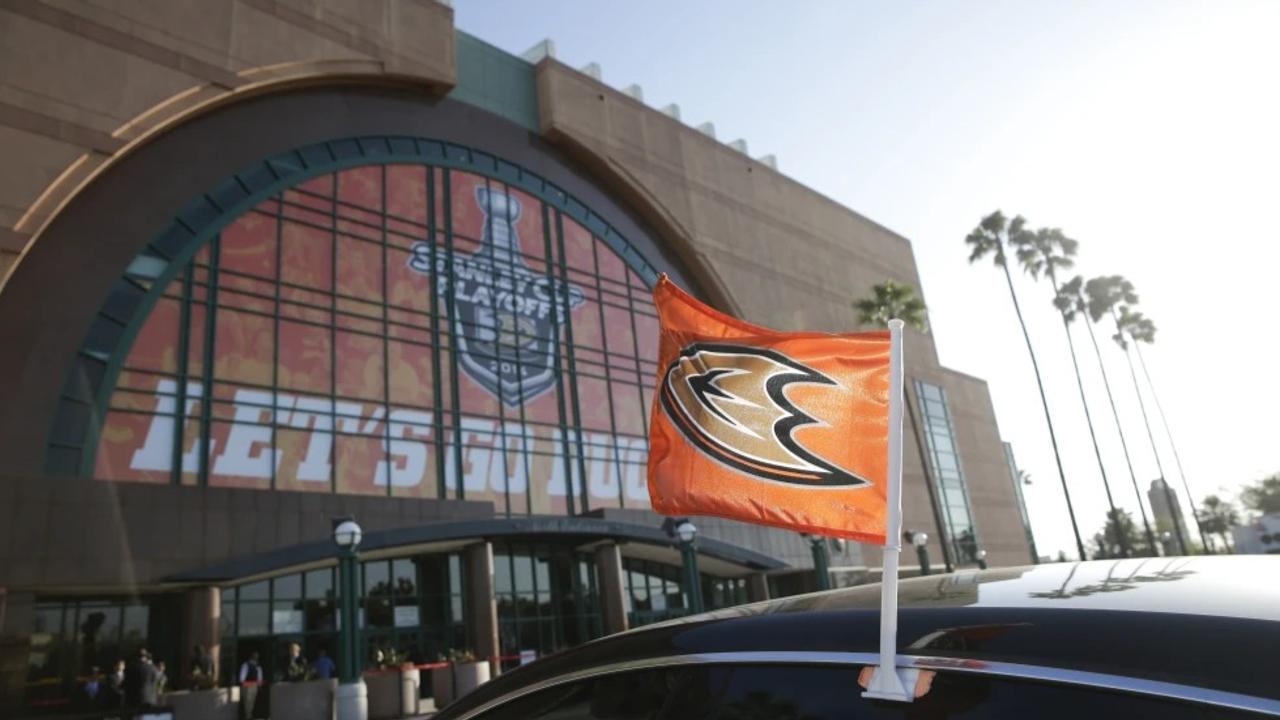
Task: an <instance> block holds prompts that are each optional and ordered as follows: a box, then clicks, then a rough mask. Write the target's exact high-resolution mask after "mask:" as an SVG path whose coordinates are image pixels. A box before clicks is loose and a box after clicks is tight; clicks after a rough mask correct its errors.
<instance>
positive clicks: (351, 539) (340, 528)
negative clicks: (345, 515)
mask: <svg viewBox="0 0 1280 720" xmlns="http://www.w3.org/2000/svg"><path fill="white" fill-rule="evenodd" d="M363 538H364V532H363V531H362V530H361V529H360V525H359V524H358V523H356V521H355V520H351V519H347V520H343V521H342V522H340V523H338V524H337V526H336V527H334V528H333V542H334V543H336V544H337V546H338V547H340V548H342V549H343V550H346V551H347V552H351V551H353V550H355V549H356V548H357V547H359V546H360V540H361V539H363Z"/></svg>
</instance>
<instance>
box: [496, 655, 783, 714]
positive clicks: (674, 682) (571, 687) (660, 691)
mask: <svg viewBox="0 0 1280 720" xmlns="http://www.w3.org/2000/svg"><path fill="white" fill-rule="evenodd" d="M725 675H726V673H725V671H723V670H720V669H718V668H707V667H689V668H674V669H661V670H641V671H636V672H629V673H621V674H617V675H607V676H603V677H599V678H593V679H590V680H585V681H581V682H577V683H572V684H568V685H562V686H559V687H554V688H551V689H549V690H543V691H541V692H536V693H533V694H531V695H526V696H525V697H522V698H518V699H516V700H514V701H512V702H509V703H507V704H505V705H502V706H499V707H497V708H494V709H493V710H490V711H489V712H486V713H484V714H482V715H480V716H479V717H480V720H537V719H538V718H555V719H556V720H640V719H642V718H643V719H650V718H652V719H654V720H657V719H659V718H660V719H661V720H702V719H704V718H714V717H716V702H717V699H718V696H719V694H720V693H721V692H722V689H723V687H724V678H725ZM721 717H726V718H727V717H729V716H724V715H721ZM742 717H743V720H746V718H748V717H750V718H755V717H759V718H761V719H762V720H763V718H773V717H783V716H779V715H758V716H756V715H752V716H742ZM795 717H796V718H797V720H799V718H800V716H798V715H797V716H795Z"/></svg>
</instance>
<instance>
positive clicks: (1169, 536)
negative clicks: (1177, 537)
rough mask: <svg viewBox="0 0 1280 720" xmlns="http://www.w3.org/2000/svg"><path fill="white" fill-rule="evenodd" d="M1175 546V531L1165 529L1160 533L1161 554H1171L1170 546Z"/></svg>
mask: <svg viewBox="0 0 1280 720" xmlns="http://www.w3.org/2000/svg"><path fill="white" fill-rule="evenodd" d="M1171 547H1173V533H1171V532H1169V531H1168V530H1165V531H1164V532H1162V533H1160V554H1161V555H1165V556H1167V555H1169V548H1171Z"/></svg>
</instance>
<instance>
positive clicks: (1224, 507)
mask: <svg viewBox="0 0 1280 720" xmlns="http://www.w3.org/2000/svg"><path fill="white" fill-rule="evenodd" d="M1196 515H1197V518H1196V519H1197V520H1199V521H1200V529H1201V530H1202V531H1204V532H1206V533H1209V534H1211V535H1217V536H1218V537H1220V538H1222V545H1223V547H1227V548H1229V547H1231V542H1230V541H1229V540H1228V539H1227V535H1228V533H1230V532H1231V528H1233V527H1235V526H1237V525H1239V524H1240V513H1239V512H1238V511H1237V510H1236V508H1235V506H1234V505H1232V504H1231V503H1229V502H1227V501H1225V500H1223V499H1222V498H1220V497H1218V496H1217V495H1209V496H1208V497H1206V498H1205V499H1204V500H1202V501H1201V502H1200V509H1199V510H1198V511H1197V512H1196Z"/></svg>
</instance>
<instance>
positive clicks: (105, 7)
mask: <svg viewBox="0 0 1280 720" xmlns="http://www.w3.org/2000/svg"><path fill="white" fill-rule="evenodd" d="M542 47H543V50H542V51H541V52H540V53H535V54H533V55H530V56H529V57H528V58H520V57H515V56H512V55H510V54H508V53H506V52H503V51H501V50H499V49H497V48H494V47H492V46H490V45H487V44H485V43H484V42H483V41H482V40H481V39H478V38H475V37H471V36H469V35H467V34H465V33H463V32H460V31H458V30H456V29H455V28H454V25H453V11H452V9H451V8H450V7H448V6H447V5H444V4H439V3H437V2H433V1H431V0H393V1H392V2H388V3H363V2H356V1H355V0H348V1H346V2H339V1H337V0H328V1H325V2H319V1H318V0H219V1H216V2H207V1H206V0H183V1H181V2H168V3H162V4H156V3H147V4H131V3H109V2H99V1H98V0H82V1H75V2H53V1H52V0H50V1H48V2H42V1H37V0H32V1H30V2H21V3H6V4H5V5H4V6H3V8H0V81H2V82H0V149H2V150H3V157H4V167H3V171H2V174H0V283H2V284H0V338H2V341H0V378H3V381H2V382H3V388H4V392H3V398H4V402H3V412H0V458H3V460H2V461H0V628H2V630H0V703H2V704H0V714H12V713H14V712H16V711H17V709H18V708H25V709H24V710H23V712H35V711H38V710H57V709H59V708H62V707H66V703H67V702H68V699H69V698H71V697H73V695H74V690H75V688H76V683H77V682H78V678H82V677H84V675H85V673H86V672H87V671H88V669H89V668H90V667H92V666H95V665H96V666H100V667H104V668H105V667H107V666H109V665H110V664H111V663H112V662H113V661H114V660H115V659H116V658H117V657H121V656H124V655H125V654H127V653H129V652H132V651H133V650H134V649H136V648H137V647H138V646H140V645H143V644H145V645H146V646H147V647H149V648H151V649H152V650H153V652H154V653H155V654H156V655H157V656H158V657H160V658H163V659H166V660H167V661H168V664H169V666H170V668H178V670H176V671H175V670H172V669H171V671H170V674H171V676H173V677H182V676H183V675H184V674H185V670H186V668H185V667H183V663H185V661H187V659H188V657H189V650H190V648H191V647H192V646H193V645H195V644H197V643H200V644H203V645H206V646H208V647H210V648H212V649H213V652H214V654H215V656H216V657H217V658H218V662H219V667H220V669H221V670H220V672H221V674H222V676H223V678H222V679H223V682H227V681H228V680H229V679H230V677H231V675H232V672H231V670H232V668H234V667H236V665H237V663H238V662H239V661H241V660H243V659H244V658H245V657H246V656H247V655H248V653H250V652H253V651H257V652H259V653H260V654H261V655H262V657H263V659H264V662H265V664H266V665H267V668H268V671H269V672H270V671H271V670H272V665H273V663H276V662H278V661H279V660H280V658H281V657H282V656H283V653H284V651H283V648H284V645H285V643H288V642H294V641H296V642H299V643H301V644H302V645H303V647H304V652H305V653H306V654H307V655H308V656H309V657H311V656H314V653H315V652H316V651H317V650H318V649H319V648H321V647H328V646H330V644H331V643H332V642H333V638H334V633H335V629H336V621H335V615H334V600H335V582H334V577H333V574H334V564H335V550H334V546H333V543H332V540H331V539H330V533H331V528H332V521H333V519H334V518H338V517H345V516H350V517H354V518H355V519H356V520H357V521H358V522H359V523H360V524H361V525H362V526H363V527H364V529H365V539H364V542H363V544H362V545H361V560H362V565H361V568H362V572H361V575H362V585H361V587H362V597H361V603H362V608H363V610H362V617H363V622H362V628H361V634H362V642H363V643H364V647H365V648H368V649H369V650H370V651H372V650H373V649H375V648H380V649H386V650H390V649H394V650H396V651H398V652H400V653H402V654H404V655H406V656H408V657H410V658H412V659H420V660H428V659H432V658H434V657H436V656H438V655H441V654H444V653H446V652H447V651H449V650H468V651H471V652H473V653H474V654H475V655H476V656H478V657H480V658H488V659H490V661H491V662H492V663H493V664H494V665H495V666H497V667H499V668H500V667H502V666H506V665H508V664H510V663H513V662H516V661H518V657H519V655H520V653H521V651H533V652H535V653H540V654H541V653H548V652H553V651H555V650H557V649H559V648H563V647H567V646H571V645H574V644H577V643H581V642H584V641H586V640H588V639H590V638H593V637H597V636H599V635H601V634H604V633H610V632H616V631H619V630H622V629H624V628H627V627H629V626H635V625H640V624H643V623H647V622H651V621H654V620H656V619H661V618H665V617H670V616H673V615H679V614H682V613H684V612H685V611H686V610H685V608H686V606H687V605H688V599H687V595H686V593H684V592H682V585H681V582H680V577H681V575H680V569H681V555H680V550H679V548H678V547H676V545H675V544H674V543H673V541H672V539H671V538H670V537H669V536H668V535H667V534H665V533H664V532H663V531H662V529H661V526H662V521H663V518H661V517H659V516H657V515H656V514H654V513H653V512H652V511H650V510H649V509H648V496H647V490H646V486H645V478H644V468H645V460H646V452H647V446H646V438H647V424H648V417H647V413H648V409H649V407H650V406H651V404H652V389H651V383H652V380H653V378H655V377H656V374H657V370H658V369H657V367H656V365H655V352H656V344H657V337H656V331H657V323H656V318H655V314H654V307H653V303H652V300H651V297H650V293H649V291H650V288H651V287H652V285H653V283H654V282H655V280H656V278H657V277H658V275H659V273H663V272H665V273H667V274H669V275H670V276H671V277H672V278H673V279H675V280H676V281H677V282H678V283H679V284H680V285H682V286H683V287H685V288H687V289H689V290H690V291H691V292H693V293H694V294H695V295H697V296H699V297H701V298H702V299H704V300H706V301H707V302H709V303H711V304H712V305H714V306H715V307H717V308H719V309H721V310H724V311H726V312H729V313H732V314H734V315H736V316H739V317H742V318H744V319H746V320H748V321H750V322H753V323H758V324H762V325H766V326H771V327H775V328H779V329H783V330H791V329H808V330H827V331H850V330H855V329H857V318H856V314H855V312H854V311H853V310H852V308H851V303H852V301H853V300H855V299H857V298H860V297H864V296H867V295H868V294H869V292H870V288H871V287H872V286H873V285H874V284H877V283H881V282H884V281H885V280H894V281H896V282H899V283H902V284H906V285H910V286H913V287H916V288H919V287H920V279H919V277H918V275H917V270H916V264H915V260H914V258H913V254H912V247H911V244H910V242H909V241H908V240H907V239H906V238H903V237H901V236H899V235H897V234H895V233H893V232H892V231H890V230H888V229H886V228H884V227H882V226H880V225H878V224H876V223H875V222H874V221H872V220H870V219H868V218H866V217H863V216H861V215H859V214H858V213H857V212H855V211H853V210H851V209H849V208H846V207H843V206H841V205H840V204H838V203H836V202H834V201H832V200H830V199H829V198H826V197H824V196H822V195H820V194H818V193H816V192H814V191H813V190H810V189H809V188H806V187H804V186H803V185H801V184H800V183H798V182H796V181H794V180H792V179H790V178H788V177H786V176H785V175H784V174H782V173H780V172H778V171H777V170H776V169H774V167H773V163H772V162H763V161H761V160H757V159H753V158H752V157H750V156H748V155H747V154H745V152H744V150H745V146H744V145H742V144H725V143H723V142H721V141H719V140H717V139H716V138H715V137H714V136H713V135H712V134H710V133H709V132H707V131H706V129H705V128H704V129H703V130H699V129H695V128H693V127H690V126H688V125H686V124H684V123H683V122H681V120H680V119H679V118H678V113H676V112H674V111H672V110H667V111H665V112H663V111H659V110H656V109H654V108H651V107H649V106H647V105H645V104H644V103H643V102H642V101H641V100H640V99H638V97H637V96H638V95H639V93H638V92H636V91H634V90H633V91H631V92H629V93H624V92H620V91H618V90H615V89H614V88H612V87H609V86H608V85H606V84H604V83H602V82H601V81H600V80H599V77H598V73H595V74H593V73H590V72H582V71H578V70H575V69H573V68H571V67H569V66H567V65H565V64H563V63H561V62H559V61H558V60H557V59H555V58H554V57H552V56H551V55H550V54H548V52H547V50H548V49H549V46H547V45H543V46H542ZM539 55H541V57H539ZM775 112H786V109H785V108H777V109H775ZM907 376H908V388H907V392H908V400H909V402H908V407H909V410H910V413H909V422H908V426H907V446H906V457H905V475H906V477H905V483H906V486H905V493H904V505H905V517H906V522H905V525H906V527H907V528H909V529H912V530H915V531H923V532H926V533H927V534H928V535H929V537H930V540H929V548H930V554H931V557H932V558H933V561H934V563H935V565H938V566H941V565H948V566H969V565H975V564H977V563H979V562H980V559H981V558H982V557H983V556H984V555H985V558H986V562H990V563H992V564H994V565H1015V564H1023V563H1026V562H1027V561H1028V560H1029V559H1030V555H1029V548H1028V533H1027V532H1026V530H1025V528H1024V525H1023V522H1022V519H1021V516H1020V509H1019V504H1018V500H1017V496H1016V495H1015V488H1014V484H1013V480H1012V477H1011V470H1010V468H1011V464H1010V456H1009V455H1007V454H1006V452H1005V450H1004V448H1003V447H1002V445H1001V440H1000V436H999V432H998V430H997V426H996V421H995V417H994V413H993V410H992V405H991V400H990V397H989V395H988V392H987V387H986V384H985V383H984V382H983V381H982V380H980V379H977V378H973V377H970V376H967V375H964V374H962V373H959V372H955V371H953V370H949V369H947V368H944V367H942V366H941V365H940V364H939V362H938V359H937V352H936V349H935V347H934V343H933V339H932V337H931V336H930V335H928V334H925V333H920V332H915V331H909V332H908V337H907ZM693 520H694V522H695V524H696V525H697V527H698V529H699V531H700V532H699V535H698V539H697V553H698V555H697V557H698V565H699V568H700V572H701V586H702V588H701V591H702V593H703V595H704V598H705V602H706V605H707V606H708V607H722V606H727V605H732V604H736V603H741V602H746V601H748V600H755V599H763V598H766V597H769V596H770V595H781V594H790V593H795V592H801V591H805V590H809V589H813V588H814V587H816V586H817V580H816V576H815V574H814V570H813V568H814V563H815V558H818V560H817V561H818V562H820V563H821V562H826V563H827V564H829V566H830V579H831V581H832V582H834V583H835V584H851V583H858V582H866V581H873V580H875V579H876V576H877V572H878V568H877V565H878V560H879V552H878V550H877V549H875V548H870V547H860V546H858V545H856V544H843V543H837V542H832V541H826V540H818V541H817V542H816V543H815V544H814V545H812V546H811V544H810V543H809V541H808V540H806V539H804V538H801V537H800V536H798V535H796V534H795V533H787V532H781V531H777V530H771V529H765V528H760V527H753V526H747V525H743V524H740V523H734V522H727V521H721V520H716V519H712V518H694V519H693ZM939 541H942V542H939ZM908 558H909V559H908V560H906V564H907V565H912V564H914V559H913V558H911V556H910V555H908ZM907 571H908V572H910V571H911V568H910V567H908V568H907Z"/></svg>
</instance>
